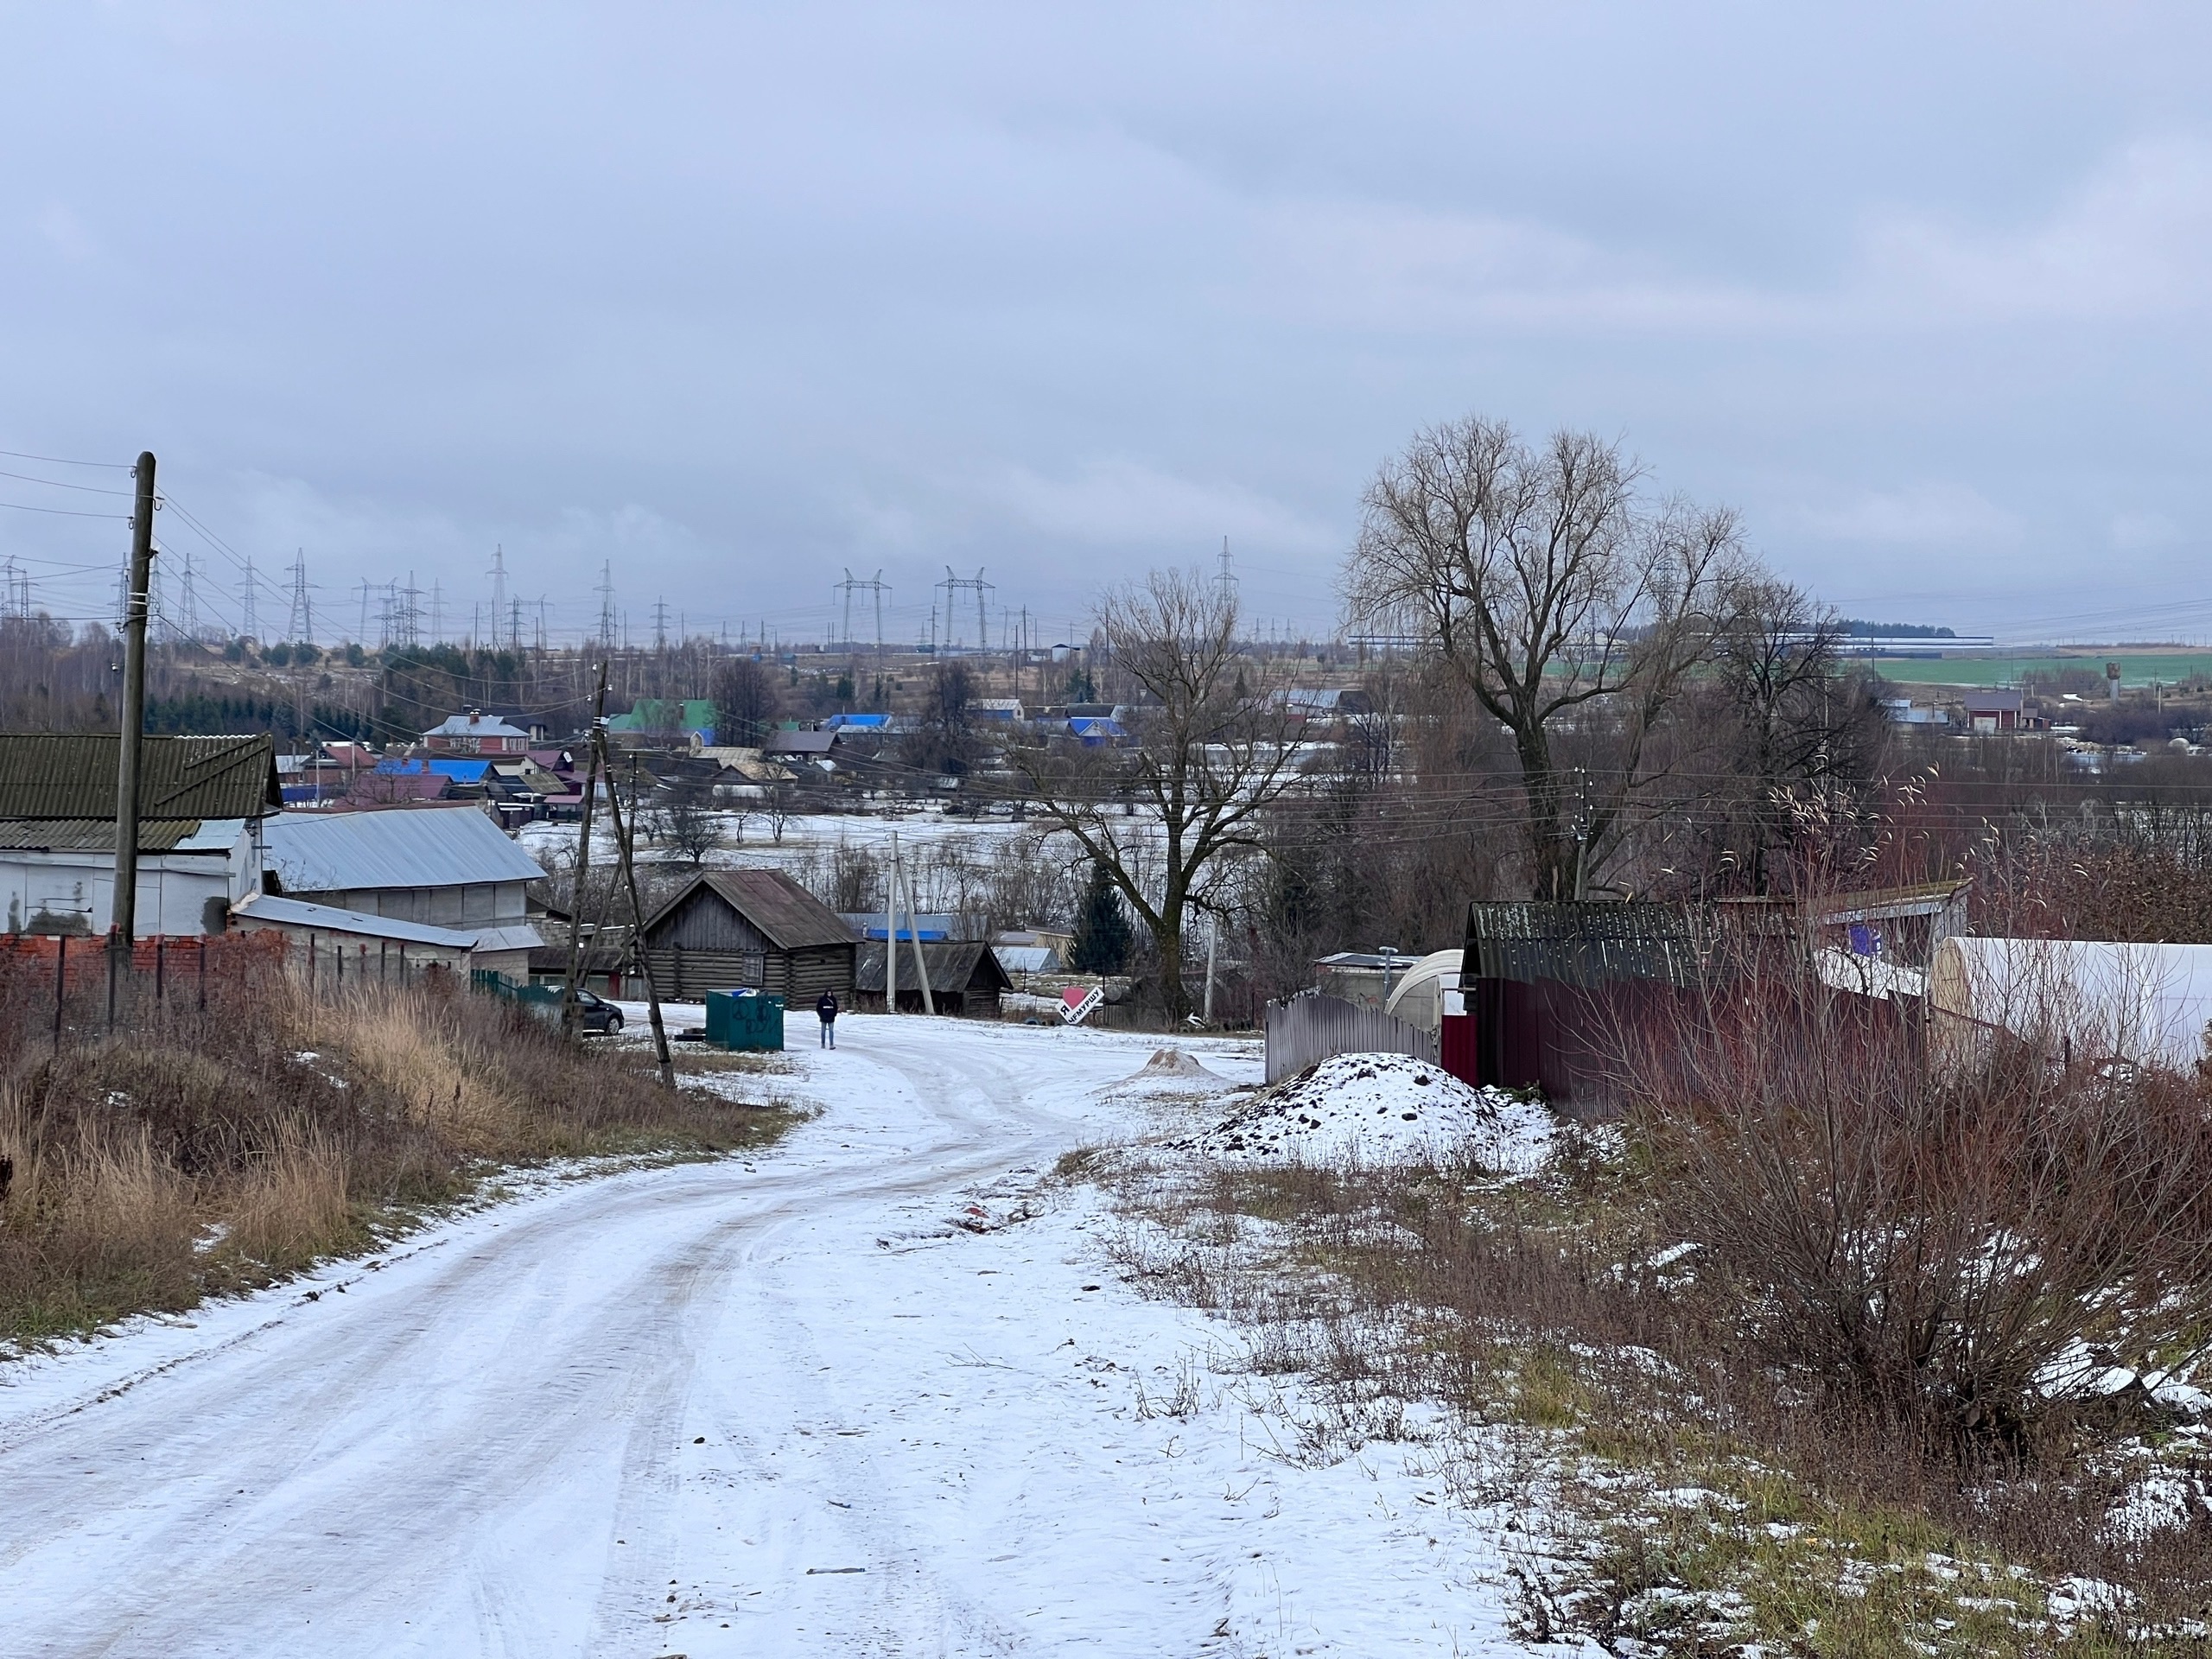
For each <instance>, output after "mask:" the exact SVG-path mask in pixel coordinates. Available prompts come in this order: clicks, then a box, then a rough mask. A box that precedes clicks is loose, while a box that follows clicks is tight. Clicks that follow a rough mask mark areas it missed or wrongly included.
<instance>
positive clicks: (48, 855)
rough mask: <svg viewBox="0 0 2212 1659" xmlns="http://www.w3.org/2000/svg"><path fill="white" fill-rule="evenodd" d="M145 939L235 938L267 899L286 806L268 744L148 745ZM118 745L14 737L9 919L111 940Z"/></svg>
mask: <svg viewBox="0 0 2212 1659" xmlns="http://www.w3.org/2000/svg"><path fill="white" fill-rule="evenodd" d="M140 745H141V747H140V749H139V770H140V785H139V788H140V795H139V821H138V851H139V858H138V893H137V931H138V932H139V934H140V935H141V936H143V937H149V938H150V937H152V936H154V935H156V934H206V933H219V932H221V931H223V929H224V927H225V925H226V920H227V918H228V916H229V913H230V909H231V906H232V905H234V904H236V903H237V902H238V901H239V900H240V899H245V898H247V897H249V896H250V895H251V894H252V893H256V892H257V891H258V890H259V889H260V887H261V879H262V849H261V842H260V838H259V829H260V826H261V825H262V824H263V823H265V822H267V821H269V820H270V817H271V815H272V814H274V813H276V812H277V810H278V809H279V808H280V807H281V806H282V805H283V794H282V792H281V789H280V786H279V785H278V782H277V748H276V744H275V742H274V741H273V740H272V739H270V738H269V737H267V736H254V737H147V738H143V739H141V740H140ZM119 759H120V756H119V753H118V739H117V738H116V737H115V736H114V735H113V734H106V733H103V734H84V735H75V736H62V735H51V734H11V735H0V918H4V922H5V925H6V931H9V932H10V933H50V934H58V933H75V934H86V933H105V932H106V931H108V928H109V926H110V925H111V921H112V918H113V912H114V906H115V816H116V772H117V769H118V761H119Z"/></svg>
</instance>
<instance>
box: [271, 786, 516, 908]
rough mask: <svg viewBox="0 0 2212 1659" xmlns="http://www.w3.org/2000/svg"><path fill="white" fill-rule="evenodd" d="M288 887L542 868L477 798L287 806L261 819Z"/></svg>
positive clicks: (461, 880) (408, 881)
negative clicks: (344, 808) (346, 807)
mask: <svg viewBox="0 0 2212 1659" xmlns="http://www.w3.org/2000/svg"><path fill="white" fill-rule="evenodd" d="M262 834H263V836H264V838H265V841H266V843H267V846H268V849H269V851H268V858H267V863H268V867H269V868H270V869H272V870H274V871H275V872H276V873H277V880H280V881H282V882H283V884H284V888H285V891H286V892H288V893H351V892H355V891H358V890H359V889H362V888H370V887H461V886H464V885H467V884H468V883H471V882H480V881H535V880H537V879H538V878H539V877H540V876H542V875H543V874H545V872H544V871H543V870H542V869H540V868H538V867H537V861H536V860H535V859H533V858H531V855H529V854H527V853H525V852H524V851H523V849H521V848H519V847H518V846H516V845H515V844H514V842H512V841H509V840H508V839H507V837H506V836H505V833H503V832H502V831H501V830H500V829H499V825H497V824H495V823H493V822H492V820H491V819H489V818H487V817H485V816H484V814H483V813H482V811H480V810H479V809H478V808H476V807H475V806H474V805H467V806H429V807H393V808H390V809H388V810H383V811H357V812H285V813H281V814H279V815H278V816H277V817H273V818H271V819H270V820H269V821H268V822H267V823H264V825H263V826H262Z"/></svg>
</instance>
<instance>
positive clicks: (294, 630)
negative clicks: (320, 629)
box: [289, 547, 315, 643]
mask: <svg viewBox="0 0 2212 1659" xmlns="http://www.w3.org/2000/svg"><path fill="white" fill-rule="evenodd" d="M290 626H291V633H290V636H289V637H290V638H291V639H293V641H294V642H296V643H297V642H300V641H303V640H308V639H314V638H315V607H314V606H313V605H312V604H311V603H310V602H309V601H308V550H307V549H305V548H304V547H303V548H301V549H299V550H297V551H296V554H295V555H294V556H293V559H292V615H291V620H290Z"/></svg>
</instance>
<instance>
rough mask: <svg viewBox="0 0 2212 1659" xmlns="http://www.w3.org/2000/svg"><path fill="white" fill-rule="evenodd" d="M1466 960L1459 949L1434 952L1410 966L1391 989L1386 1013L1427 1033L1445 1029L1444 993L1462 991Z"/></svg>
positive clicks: (1384, 1008) (1463, 952)
mask: <svg viewBox="0 0 2212 1659" xmlns="http://www.w3.org/2000/svg"><path fill="white" fill-rule="evenodd" d="M1465 957H1466V952H1465V950H1460V949H1459V948H1458V947H1456V946H1455V947H1454V948H1453V949H1452V950H1432V951H1430V952H1429V953H1428V954H1427V956H1425V957H1422V958H1421V960H1420V961H1419V962H1416V963H1412V964H1410V965H1409V966H1408V968H1407V969H1406V971H1405V974H1404V976H1403V977H1402V978H1401V979H1400V980H1399V981H1398V982H1397V984H1396V985H1395V986H1394V987H1393V988H1391V991H1390V997H1389V1001H1386V1002H1385V1003H1383V1013H1385V1014H1389V1016H1390V1017H1391V1018H1392V1019H1394V1020H1403V1021H1405V1023H1406V1024H1408V1025H1409V1026H1418V1027H1421V1030H1423V1031H1438V1030H1441V1029H1442V1028H1443V1025H1444V1014H1445V1007H1444V1001H1445V997H1444V994H1445V993H1446V991H1455V990H1457V989H1459V969H1460V964H1461V963H1463V962H1464V961H1465Z"/></svg>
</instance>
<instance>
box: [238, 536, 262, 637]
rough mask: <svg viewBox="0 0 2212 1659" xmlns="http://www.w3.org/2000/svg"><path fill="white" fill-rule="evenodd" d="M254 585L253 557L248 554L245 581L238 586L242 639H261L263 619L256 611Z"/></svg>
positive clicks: (239, 631)
mask: <svg viewBox="0 0 2212 1659" xmlns="http://www.w3.org/2000/svg"><path fill="white" fill-rule="evenodd" d="M254 583H255V577H254V574H253V556H252V555H251V554H248V555H247V556H246V561H245V581H244V582H241V583H240V584H239V585H238V638H239V639H260V638H261V619H260V617H259V615H258V614H257V613H256V612H255V610H254V601H253V589H254Z"/></svg>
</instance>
